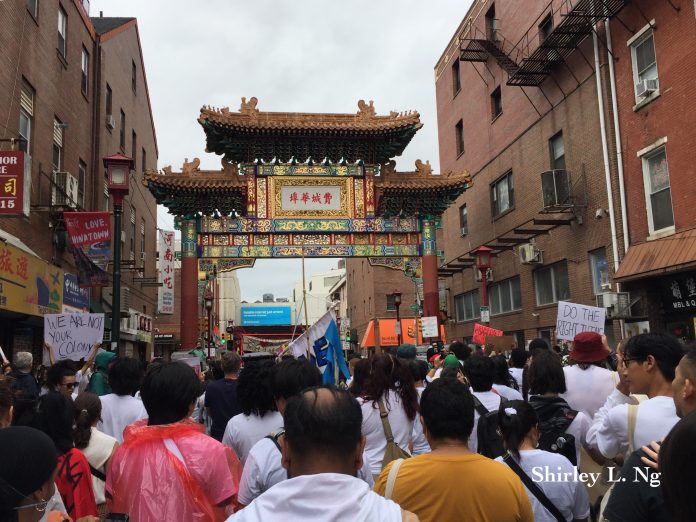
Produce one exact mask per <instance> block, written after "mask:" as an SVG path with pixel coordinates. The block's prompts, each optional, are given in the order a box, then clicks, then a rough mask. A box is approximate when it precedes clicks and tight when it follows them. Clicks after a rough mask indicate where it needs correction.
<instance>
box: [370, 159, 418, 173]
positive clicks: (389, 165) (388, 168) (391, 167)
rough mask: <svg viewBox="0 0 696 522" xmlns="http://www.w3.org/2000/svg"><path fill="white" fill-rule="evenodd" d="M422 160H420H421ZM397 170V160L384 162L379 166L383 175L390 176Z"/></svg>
mask: <svg viewBox="0 0 696 522" xmlns="http://www.w3.org/2000/svg"><path fill="white" fill-rule="evenodd" d="M419 161H420V160H419ZM395 172H396V161H394V160H389V161H387V162H386V163H382V164H381V165H380V167H379V173H380V175H381V176H389V175H390V174H394V173H395Z"/></svg>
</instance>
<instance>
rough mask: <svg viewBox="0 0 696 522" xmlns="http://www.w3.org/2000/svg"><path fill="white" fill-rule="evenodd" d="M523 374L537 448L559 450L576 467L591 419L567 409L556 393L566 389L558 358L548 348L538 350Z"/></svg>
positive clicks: (561, 398)
mask: <svg viewBox="0 0 696 522" xmlns="http://www.w3.org/2000/svg"><path fill="white" fill-rule="evenodd" d="M527 376H528V378H529V391H530V396H529V404H530V405H531V406H532V408H534V410H535V411H536V413H537V415H538V417H539V428H540V430H541V436H540V439H539V447H540V448H541V449H543V450H546V451H552V452H554V453H560V454H562V455H564V456H565V457H566V458H567V459H568V460H569V461H570V462H571V463H572V464H573V465H574V466H579V464H580V450H581V449H582V447H583V444H584V442H585V436H586V434H587V430H588V429H589V427H590V424H591V422H592V420H591V419H590V418H589V417H588V416H587V415H585V414H584V413H582V412H578V411H575V410H573V409H571V407H570V406H569V405H568V403H567V402H566V400H565V399H564V398H563V397H561V396H560V394H561V393H565V391H566V385H565V376H564V374H563V366H562V365H561V359H560V357H559V356H558V355H556V354H555V353H553V352H551V351H548V350H545V351H541V352H540V353H538V354H537V355H536V356H535V357H534V359H533V360H532V363H531V364H530V366H529V371H528V372H527ZM588 391H589V390H588Z"/></svg>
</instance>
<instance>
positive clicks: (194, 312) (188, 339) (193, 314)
mask: <svg viewBox="0 0 696 522" xmlns="http://www.w3.org/2000/svg"><path fill="white" fill-rule="evenodd" d="M196 250H197V231H196V220H195V219H182V220H181V330H180V332H179V337H180V339H181V348H182V349H183V350H192V349H193V348H195V347H196V343H197V341H198V255H197V252H196Z"/></svg>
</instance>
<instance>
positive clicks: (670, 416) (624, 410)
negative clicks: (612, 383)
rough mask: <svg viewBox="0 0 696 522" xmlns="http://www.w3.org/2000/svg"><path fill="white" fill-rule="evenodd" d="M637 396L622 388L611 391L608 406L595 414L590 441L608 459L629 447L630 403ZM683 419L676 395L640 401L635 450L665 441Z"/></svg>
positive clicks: (589, 434) (588, 435) (605, 405)
mask: <svg viewBox="0 0 696 522" xmlns="http://www.w3.org/2000/svg"><path fill="white" fill-rule="evenodd" d="M634 401H635V399H633V398H631V397H629V396H627V395H624V394H623V393H621V392H620V391H619V390H614V391H613V392H611V394H610V395H609V397H607V400H606V402H605V403H604V406H602V407H601V408H600V409H599V410H598V411H597V413H596V414H595V417H594V421H593V422H592V425H591V426H590V429H589V430H588V432H587V444H588V445H589V446H592V447H593V448H597V449H598V450H599V452H600V453H601V454H602V455H604V456H605V457H607V458H610V459H611V458H614V457H615V456H616V455H618V454H619V453H625V452H626V451H627V450H628V405H629V404H635V402H634ZM677 422H679V417H677V410H676V408H675V406H674V399H672V397H665V396H663V395H660V396H657V397H653V398H652V399H648V400H646V401H643V402H641V403H640V406H638V413H637V415H636V429H635V432H634V442H635V446H634V449H638V448H640V447H641V446H645V445H647V444H649V443H650V442H651V441H653V440H662V439H664V438H665V436H666V435H667V434H668V433H669V431H670V430H671V429H672V427H673V426H674V425H675V424H676V423H677Z"/></svg>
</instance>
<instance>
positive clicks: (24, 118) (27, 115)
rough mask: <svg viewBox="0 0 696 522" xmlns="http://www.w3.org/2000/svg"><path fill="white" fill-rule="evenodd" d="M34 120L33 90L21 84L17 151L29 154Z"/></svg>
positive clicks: (25, 83) (25, 84) (24, 83)
mask: <svg viewBox="0 0 696 522" xmlns="http://www.w3.org/2000/svg"><path fill="white" fill-rule="evenodd" d="M33 120H34V89H32V87H31V85H29V84H28V83H27V82H26V81H23V82H22V93H21V94H20V100H19V137H20V138H22V139H23V141H21V142H20V143H19V150H21V151H23V152H26V153H31V130H32V129H31V128H32V122H33Z"/></svg>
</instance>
